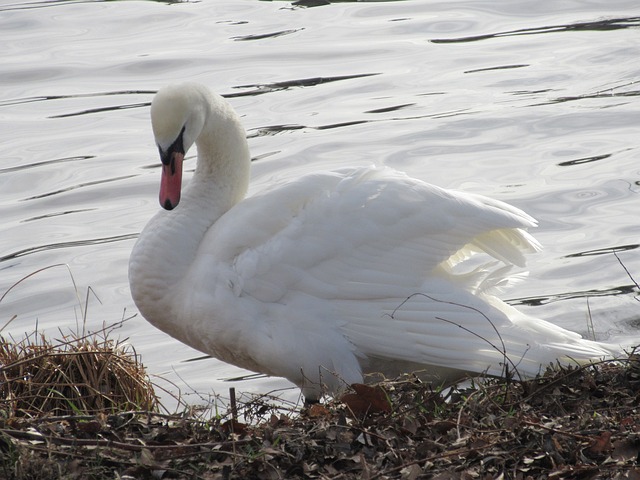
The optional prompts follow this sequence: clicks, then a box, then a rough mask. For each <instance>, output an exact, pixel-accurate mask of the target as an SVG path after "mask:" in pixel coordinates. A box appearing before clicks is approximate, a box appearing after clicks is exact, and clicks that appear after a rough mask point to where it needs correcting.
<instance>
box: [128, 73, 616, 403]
mask: <svg viewBox="0 0 640 480" xmlns="http://www.w3.org/2000/svg"><path fill="white" fill-rule="evenodd" d="M151 120H152V125H153V132H154V134H155V139H156V142H157V144H158V147H159V150H160V157H161V159H162V181H161V186H160V203H161V204H162V206H163V207H164V208H165V210H162V211H160V212H159V213H158V214H157V215H156V216H155V217H153V218H152V219H151V221H150V222H149V223H148V225H147V226H146V227H145V229H144V230H143V232H142V233H141V235H140V238H139V240H138V242H137V243H136V246H135V247H134V249H133V252H132V254H131V260H130V266H129V278H130V284H131V291H132V295H133V299H134V300H135V303H136V305H137V307H138V308H139V310H140V312H141V313H142V315H143V316H144V317H145V318H146V319H147V320H148V321H149V322H151V323H152V324H153V325H155V326H156V327H158V328H159V329H161V330H163V331H165V332H166V333H168V334H169V335H171V336H173V337H175V338H177V339H179V340H180V341H182V342H184V343H186V344H188V345H190V346H192V347H194V348H196V349H198V350H201V351H202V352H206V353H208V354H210V355H213V356H215V357H217V358H219V359H221V360H223V361H225V362H228V363H232V364H235V365H238V366H240V367H243V368H246V369H249V370H253V371H257V372H263V373H266V374H269V375H274V376H281V377H285V378H287V379H289V380H290V381H292V382H293V383H295V384H296V385H298V386H299V387H301V389H302V391H303V394H304V395H305V398H306V399H307V400H310V401H313V400H316V399H318V397H319V396H320V395H321V393H322V392H329V393H333V394H335V393H337V392H339V391H341V390H342V389H343V388H344V387H345V386H346V385H348V384H351V383H356V382H362V381H363V373H366V372H369V371H380V372H382V373H385V374H387V375H395V374H398V373H400V372H403V371H408V370H416V369H426V371H427V372H428V373H431V374H434V375H442V374H448V373H451V372H454V373H460V372H476V373H480V372H487V373H489V374H491V375H504V374H505V373H509V372H510V374H514V373H515V374H516V375H518V376H522V377H530V376H534V375H536V374H538V373H539V372H540V370H541V368H544V366H545V365H548V364H549V363H553V362H555V361H556V360H559V361H561V362H571V361H574V360H588V359H596V358H601V357H604V356H608V355H610V354H611V353H612V352H611V350H610V349H609V348H608V347H607V346H605V345H603V344H600V343H596V342H592V341H588V340H584V339H582V338H581V337H580V335H578V334H577V333H574V332H570V331H568V330H564V329H562V328H560V327H558V326H556V325H553V324H551V323H548V322H545V321H542V320H538V319H533V318H531V317H527V316H525V315H523V314H521V313H520V312H518V311H517V310H515V309H514V308H512V307H510V306H508V305H506V304H505V303H503V302H502V301H501V300H499V299H498V298H496V297H495V296H493V295H491V294H490V293H489V292H488V290H489V289H490V287H493V286H496V285H498V284H499V283H501V282H504V281H505V278H504V274H505V271H504V270H505V269H504V268H495V265H494V267H493V268H492V270H493V271H491V269H487V268H479V267H476V268H474V269H469V268H467V269H466V270H465V268H464V267H465V263H468V262H465V261H466V260H467V259H468V258H469V257H470V256H471V255H472V254H475V253H483V254H485V255H486V254H488V256H490V257H494V259H497V260H500V261H502V262H504V263H506V264H516V265H523V264H524V255H523V254H525V253H529V252H535V251H537V250H538V249H539V245H538V243H537V242H536V240H534V238H533V237H531V236H530V235H529V234H528V233H527V232H525V231H524V229H525V228H527V227H533V226H535V225H536V222H535V221H534V220H533V219H532V218H531V217H530V216H528V215H527V214H525V213H524V212H522V211H520V210H518V209H517V208H514V207H512V206H510V205H507V204H505V203H502V202H499V201H496V200H491V199H489V198H486V197H483V196H479V195H472V194H466V193H459V192H453V191H449V190H444V189H441V188H438V187H435V186H432V185H429V184H427V183H424V182H422V181H420V180H416V179H412V178H409V177H408V176H406V175H405V174H403V173H399V172H397V171H394V170H392V169H389V168H376V167H367V168H344V169H340V170H337V171H331V172H322V173H314V174H310V175H305V176H303V177H301V178H299V179H297V180H295V181H292V182H289V183H286V184H282V185H277V186H275V187H273V188H270V189H268V190H266V191H264V192H262V193H259V194H257V195H254V196H252V197H251V198H248V199H244V197H245V194H246V191H247V186H248V182H249V165H250V156H249V150H248V146H247V142H246V139H245V132H244V130H243V128H242V126H241V124H240V121H239V119H238V117H237V115H236V114H235V112H234V111H233V110H232V108H231V107H230V106H229V105H228V104H227V102H226V101H225V100H224V99H223V98H222V97H220V96H218V95H215V94H213V93H211V92H210V91H209V90H208V89H207V88H205V87H203V86H202V85H198V84H191V83H189V84H180V85H172V86H168V87H166V88H163V89H162V90H160V91H159V92H158V94H157V95H156V96H155V98H154V100H153V103H152V106H151ZM193 143H195V144H196V145H197V148H198V163H197V167H196V171H195V174H194V176H193V179H192V180H191V182H190V184H189V186H188V188H187V189H185V191H184V193H183V196H182V199H180V189H181V171H182V170H181V168H182V160H183V158H184V155H185V153H186V152H187V151H188V150H189V148H190V147H191V146H192V145H193ZM178 202H180V205H178ZM495 263H496V262H495V260H494V264H495ZM505 367H507V368H505Z"/></svg>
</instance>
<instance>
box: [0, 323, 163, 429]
mask: <svg viewBox="0 0 640 480" xmlns="http://www.w3.org/2000/svg"><path fill="white" fill-rule="evenodd" d="M157 405H158V402H157V398H156V395H155V393H154V389H153V386H152V384H151V382H150V380H149V378H148V377H147V375H146V372H145V369H144V367H143V365H142V364H141V363H140V362H139V359H138V356H137V355H136V354H135V352H134V351H133V350H132V348H131V347H128V346H126V345H124V344H123V343H120V342H115V341H113V340H111V339H109V338H108V337H107V335H106V333H105V330H102V331H101V332H99V333H97V334H91V335H86V336H77V335H75V334H70V335H67V336H63V338H62V339H61V340H58V341H56V342H55V343H54V342H52V341H51V340H49V339H47V338H46V337H45V336H44V335H43V334H39V333H34V334H32V335H30V336H27V337H26V338H25V339H23V340H21V341H19V342H15V341H10V339H7V338H5V337H3V336H0V409H1V410H2V415H3V416H4V417H5V418H7V417H8V418H11V417H25V416H26V417H39V416H44V415H49V416H50V415H78V414H89V415H91V414H96V413H109V412H117V411H127V410H146V411H153V410H156V409H157Z"/></svg>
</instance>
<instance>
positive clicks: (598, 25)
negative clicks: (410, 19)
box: [430, 17, 640, 43]
mask: <svg viewBox="0 0 640 480" xmlns="http://www.w3.org/2000/svg"><path fill="white" fill-rule="evenodd" d="M638 27H640V17H627V18H611V19H608V20H596V21H593V22H578V23H569V24H566V25H550V26H546V27H533V28H519V29H516V30H508V31H505V32H497V33H487V34H483V35H472V36H469V37H458V38H434V39H431V40H430V42H432V43H467V42H477V41H479V40H487V39H491V38H499V37H511V36H515V35H540V34H543V33H552V32H574V31H588V30H601V31H608V30H620V29H623V28H638Z"/></svg>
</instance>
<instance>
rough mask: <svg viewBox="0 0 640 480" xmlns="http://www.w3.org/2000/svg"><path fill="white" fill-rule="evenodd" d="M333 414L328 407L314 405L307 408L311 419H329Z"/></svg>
mask: <svg viewBox="0 0 640 480" xmlns="http://www.w3.org/2000/svg"><path fill="white" fill-rule="evenodd" d="M330 414H331V412H329V410H328V409H327V407H325V406H324V405H321V404H319V403H314V404H311V405H310V406H309V408H307V415H308V416H309V417H311V418H319V417H328V416H329V415H330Z"/></svg>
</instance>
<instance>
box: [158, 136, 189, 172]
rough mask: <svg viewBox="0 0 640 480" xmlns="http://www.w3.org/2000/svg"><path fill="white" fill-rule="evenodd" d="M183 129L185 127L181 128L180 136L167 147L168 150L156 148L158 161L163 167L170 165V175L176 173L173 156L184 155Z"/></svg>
mask: <svg viewBox="0 0 640 480" xmlns="http://www.w3.org/2000/svg"><path fill="white" fill-rule="evenodd" d="M184 129H185V127H182V130H180V135H178V138H176V140H175V141H174V142H173V143H172V144H171V145H170V146H169V148H167V150H166V151H164V150H162V147H160V146H158V151H159V152H160V161H161V162H162V164H163V165H171V174H172V175H173V174H175V173H176V164H175V161H174V159H173V154H174V153H181V154H182V155H184V154H185V151H184V141H183V136H184Z"/></svg>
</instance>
